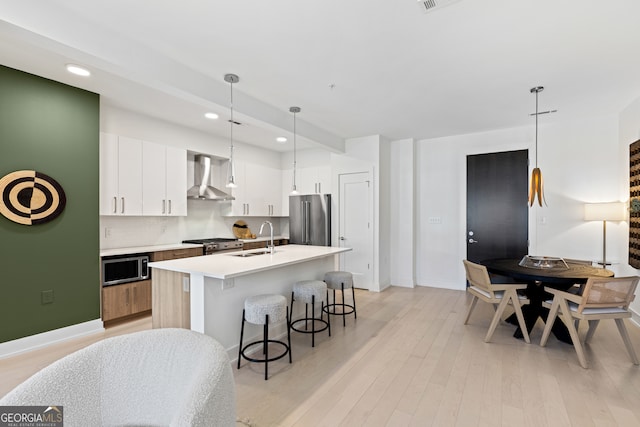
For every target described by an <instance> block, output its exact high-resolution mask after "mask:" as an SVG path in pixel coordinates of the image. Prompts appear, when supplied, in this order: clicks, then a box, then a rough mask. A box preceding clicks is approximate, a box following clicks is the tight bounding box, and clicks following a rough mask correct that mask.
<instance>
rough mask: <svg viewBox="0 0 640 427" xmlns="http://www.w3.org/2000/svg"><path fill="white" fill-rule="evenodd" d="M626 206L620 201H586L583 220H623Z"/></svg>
mask: <svg viewBox="0 0 640 427" xmlns="http://www.w3.org/2000/svg"><path fill="white" fill-rule="evenodd" d="M625 208H626V206H625V204H624V203H622V202H612V203H586V204H585V205H584V220H585V221H624V220H625V219H626V218H627V216H626V209H625Z"/></svg>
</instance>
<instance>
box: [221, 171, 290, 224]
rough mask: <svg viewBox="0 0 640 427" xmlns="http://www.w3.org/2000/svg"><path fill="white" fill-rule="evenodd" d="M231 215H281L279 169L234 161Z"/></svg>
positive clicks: (280, 174) (280, 177)
mask: <svg viewBox="0 0 640 427" xmlns="http://www.w3.org/2000/svg"><path fill="white" fill-rule="evenodd" d="M235 174H236V184H237V185H238V187H237V188H234V189H233V197H235V200H234V201H233V202H232V204H231V216H283V213H282V173H281V171H280V169H275V168H270V167H267V166H262V165H257V164H253V163H244V162H235Z"/></svg>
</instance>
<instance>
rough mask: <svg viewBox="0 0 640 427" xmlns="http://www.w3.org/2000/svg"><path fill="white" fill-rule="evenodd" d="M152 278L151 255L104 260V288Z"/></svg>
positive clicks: (107, 258) (124, 256)
mask: <svg viewBox="0 0 640 427" xmlns="http://www.w3.org/2000/svg"><path fill="white" fill-rule="evenodd" d="M149 277H151V273H150V270H149V254H135V255H121V256H109V257H103V258H102V286H111V285H118V284H120V283H129V282H137V281H139V280H146V279H148V278H149Z"/></svg>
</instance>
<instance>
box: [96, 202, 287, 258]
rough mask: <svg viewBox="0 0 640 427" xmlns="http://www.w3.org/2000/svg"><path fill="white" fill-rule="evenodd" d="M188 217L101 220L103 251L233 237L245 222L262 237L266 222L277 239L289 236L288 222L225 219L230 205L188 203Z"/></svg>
mask: <svg viewBox="0 0 640 427" xmlns="http://www.w3.org/2000/svg"><path fill="white" fill-rule="evenodd" d="M187 209H188V216H186V217H152V216H145V217H133V216H132V217H124V216H101V217H100V249H113V248H127V247H132V246H148V245H166V244H173V243H180V242H181V241H182V240H185V239H199V238H209V237H233V231H232V230H233V224H234V223H235V222H236V221H237V220H239V219H242V220H244V221H245V222H246V223H247V225H248V226H249V228H250V229H251V231H252V233H253V234H256V235H258V231H259V230H260V225H261V224H262V223H263V222H264V221H271V222H272V223H273V232H274V235H278V236H280V235H285V236H287V235H289V219H288V218H262V217H241V218H238V217H225V216H223V215H224V214H225V213H226V212H228V211H229V209H228V206H227V203H226V202H211V201H206V200H188V203H187Z"/></svg>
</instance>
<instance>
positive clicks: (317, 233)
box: [289, 194, 331, 246]
mask: <svg viewBox="0 0 640 427" xmlns="http://www.w3.org/2000/svg"><path fill="white" fill-rule="evenodd" d="M289 243H292V244H296V245H313V246H331V194H309V195H305V196H289Z"/></svg>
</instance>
